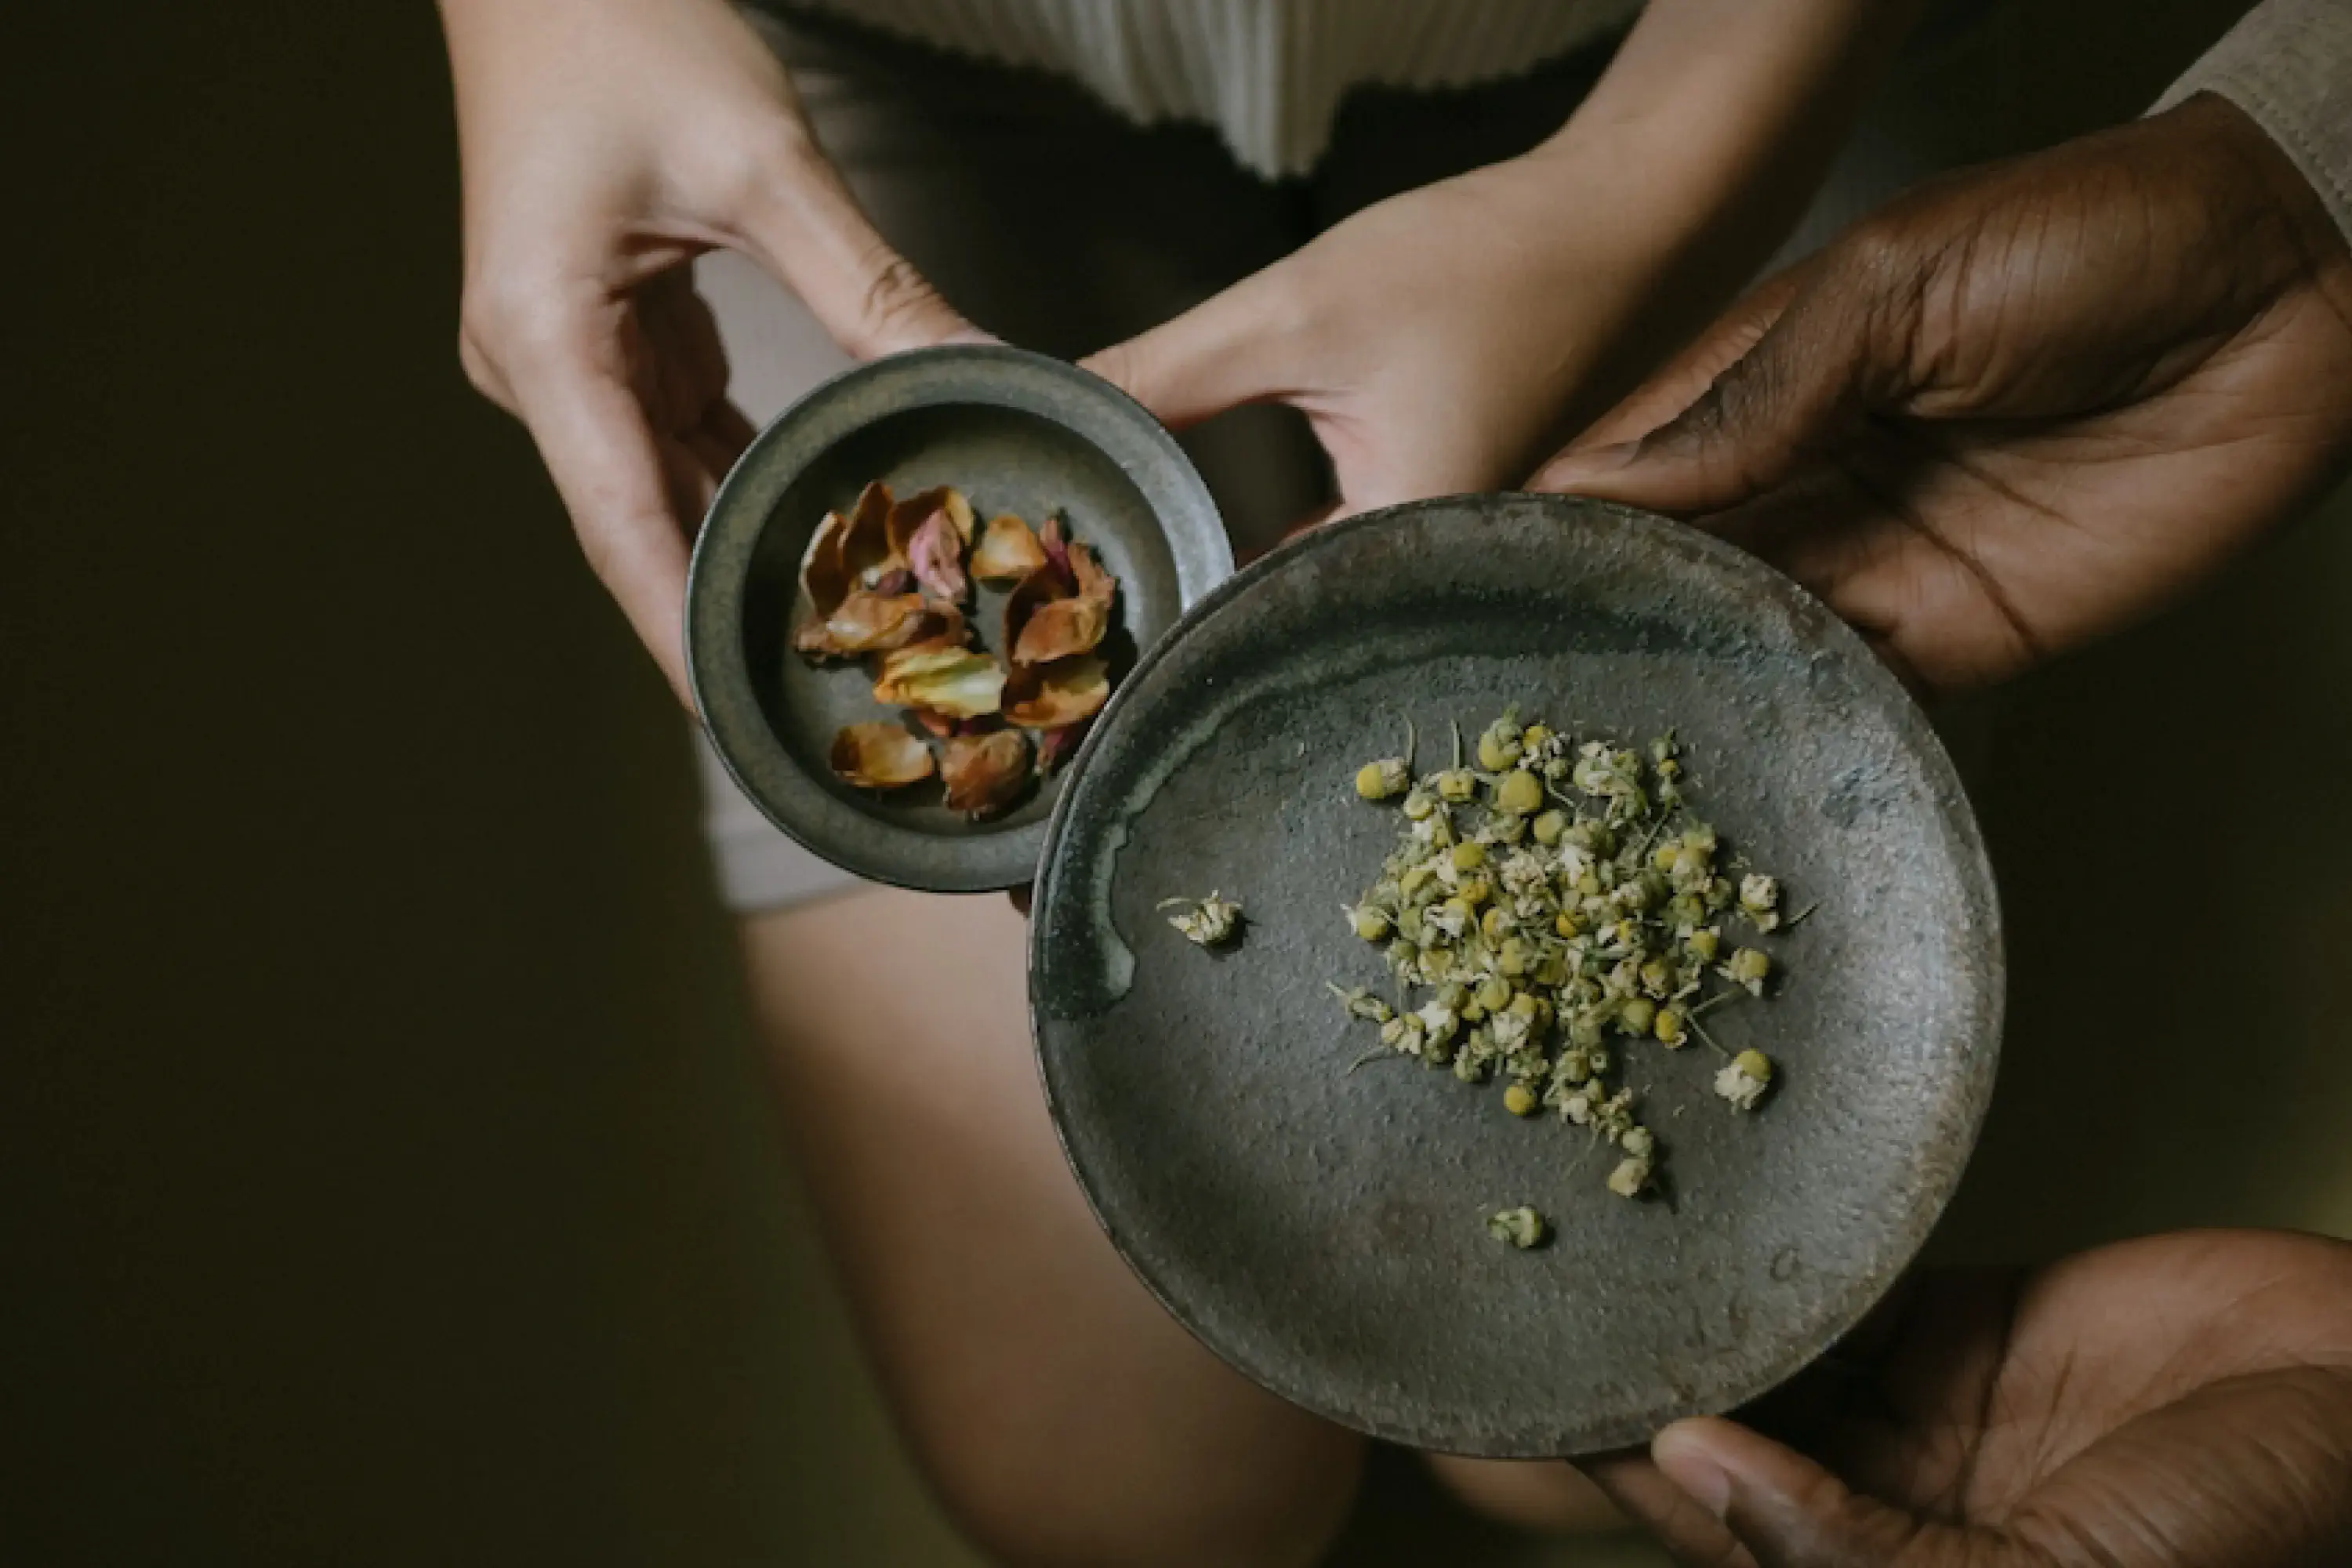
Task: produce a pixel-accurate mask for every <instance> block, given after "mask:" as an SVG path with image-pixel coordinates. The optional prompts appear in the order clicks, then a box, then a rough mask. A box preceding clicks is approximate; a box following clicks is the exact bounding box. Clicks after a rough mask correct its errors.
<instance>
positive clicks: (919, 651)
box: [874, 643, 1004, 719]
mask: <svg viewBox="0 0 2352 1568" xmlns="http://www.w3.org/2000/svg"><path fill="white" fill-rule="evenodd" d="M1003 695H1004V667H1003V665H1001V664H999V663H997V662H996V660H995V658H993V657H992V656H991V655H988V654H985V653H978V652H975V651H973V650H972V649H971V648H965V647H942V646H940V644H937V643H922V644H919V645H918V646H916V647H907V648H900V649H899V650H898V652H896V653H894V654H891V655H889V656H888V657H887V658H885V659H884V660H883V661H882V678H881V679H879V680H877V681H876V682H875V683H874V700H876V701H877V702H887V703H888V704H889V705H890V706H891V707H893V708H928V709H929V710H931V711H932V712H934V713H945V714H947V715H949V716H950V717H951V718H956V719H976V718H978V717H979V716H980V715H981V714H982V713H993V712H995V711H996V710H997V708H998V706H999V704H1000V703H1001V702H1002V701H1003Z"/></svg>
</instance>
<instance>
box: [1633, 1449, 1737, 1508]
mask: <svg viewBox="0 0 2352 1568" xmlns="http://www.w3.org/2000/svg"><path fill="white" fill-rule="evenodd" d="M1651 1457H1652V1458H1654V1459H1655V1460H1656V1461H1657V1464H1658V1468H1659V1469H1661V1470H1663V1471H1664V1472H1665V1477H1666V1479H1668V1480H1670V1481H1672V1482H1674V1483H1675V1486H1677V1487H1680V1488H1681V1489H1683V1491H1684V1492H1685V1493H1686V1494H1687V1495H1688V1496H1689V1498H1690V1500H1692V1501H1693V1502H1695V1503H1696V1504H1698V1505H1699V1507H1701V1508H1703V1509H1705V1510H1706V1511H1707V1512H1709V1513H1711V1514H1713V1515H1715V1517H1716V1518H1717V1519H1721V1518H1723V1517H1724V1516H1725V1515H1726V1514H1727V1513H1728V1512H1729V1511H1730V1510H1731V1472H1730V1471H1728V1470H1727V1469H1725V1468H1723V1467H1722V1466H1721V1465H1718V1464H1717V1463H1716V1462H1715V1460H1714V1459H1713V1458H1710V1457H1709V1456H1708V1455H1707V1453H1706V1450H1705V1449H1704V1448H1702V1447H1698V1446H1697V1445H1696V1444H1693V1443H1685V1442H1682V1441H1679V1440H1678V1435H1677V1434H1676V1433H1675V1432H1674V1431H1673V1430H1672V1429H1671V1428H1669V1429H1668V1430H1667V1431H1665V1432H1663V1433H1660V1434H1659V1436H1658V1441H1657V1443H1656V1444H1655V1445H1654V1447H1653V1449H1652V1451H1651Z"/></svg>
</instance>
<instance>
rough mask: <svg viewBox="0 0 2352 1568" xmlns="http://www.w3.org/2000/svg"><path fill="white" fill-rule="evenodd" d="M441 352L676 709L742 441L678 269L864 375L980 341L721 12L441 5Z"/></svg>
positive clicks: (598, 2)
mask: <svg viewBox="0 0 2352 1568" xmlns="http://www.w3.org/2000/svg"><path fill="white" fill-rule="evenodd" d="M441 9H442V16H443V21H444V24H445V26H446V31H447V34H448V37H449V53H450V59H451V64H452V68H453V69H454V72H455V75H456V80H457V123H458V136H459V143H460V148H461V152H462V156H463V165H464V174H465V204H466V258H465V297H464V305H463V330H462V332H461V336H460V342H459V351H460V354H461V357H462V359H463V361H464V363H465V367H466V373H467V375H468V376H469V377H471V378H472V380H473V382H474V384H475V385H476V386H478V387H479V388H480V389H481V390H482V392H483V393H484V394H486V395H488V396H489V397H490V398H491V399H492V400H494V401H495V402H497V403H498V404H499V405H500V406H502V407H504V408H506V409H507V410H508V411H509V413H512V414H514V415H516V416H518V417H520V419H521V420H522V422H523V423H524V424H525V425H526V426H529V427H530V433H531V436H532V438H533V439H534V440H535V441H536V442H537V443H538V445H539V449H540V454H541V457H542V458H544V459H545V460H546V463H547V468H548V472H549V473H550V474H551V475H552V476H553V478H554V480H555V485H556V489H558V490H559V491H560V492H561V493H562V498H563V502H564V505H565V507H566V508H567V509H568V510H570V512H571V515H572V526H573V528H574V530H575V531H577V533H578V535H579V539H580V546H581V549H582V550H583V552H585V554H586V556H587V558H588V561H589V563H590V564H591V565H592V566H593V567H594V569H595V571H596V574H597V575H598V576H599V577H601V578H602V579H603V580H604V584H605V586H606V587H607V588H608V589H610V590H611V592H612V595H613V597H614V599H615V600H617V601H618V602H619V604H620V605H621V608H622V609H623V610H624V611H625V613H626V614H627V616H628V617H629V621H630V624H631V625H632V626H634V627H635V630H636V633H637V636H638V637H640V638H642V639H643V640H644V642H645V645H646V648H647V649H648V650H649V651H650V652H651V653H652V654H653V656H654V658H655V659H656V661H657V662H658V663H659V664H660V666H661V668H662V671H663V673H664V674H665V675H666V676H667V678H668V679H669V682H670V685H671V687H672V688H673V689H675V690H676V691H677V694H678V696H679V698H680V700H685V699H686V696H687V682H686V669H685V651H684V649H683V647H681V646H680V637H679V628H680V622H681V618H682V616H683V611H684V604H685V595H686V565H687V559H688V549H689V545H690V542H691V539H692V536H693V531H694V529H695V527H696V525H697V524H698V522H699V521H700V519H701V516H702V513H703V510H704V508H705V507H706V506H707V505H708V503H709V498H710V494H711V491H712V490H713V489H714V488H715V487H716V485H717V483H718V481H719V479H720V478H721V477H722V476H724V474H725V473H726V471H727V469H728V468H729V466H730V465H731V464H732V463H733V461H734V459H735V458H736V457H737V456H738V455H739V454H740V452H741V451H742V448H743V447H744V445H745V443H746V442H747V441H749V439H750V438H751V428H750V426H749V425H748V423H747V422H746V421H745V419H744V417H743V416H742V415H741V414H740V412H738V411H737V410H736V409H735V407H734V406H733V405H731V404H730V403H729V402H728V401H727V361H726V356H725V355H724V353H722V352H721V351H720V348H719V334H718V331H717V330H716V328H715V327H714V326H713V324H712V321H711V317H710V312H709V309H708V308H707V307H706V306H705V305H704V304H703V302H702V300H700V299H699V298H698V296H697V295H696V293H695V291H694V286H693V280H692V277H691V273H690V270H689V267H688V264H689V263H690V262H691V261H692V260H693V258H695V257H696V256H698V255H699V254H701V253H703V252H705V251H708V250H710V249H713V248H716V247H727V248H730V249H734V250H739V251H741V252H742V253H744V254H745V255H747V256H749V257H751V258H753V259H754V260H756V261H757V262H759V263H760V265H761V266H762V267H763V268H766V269H767V270H768V271H769V272H771V273H772V274H773V275H774V276H775V277H776V278H777V279H779V280H781V281H782V283H783V284H784V285H785V286H786V287H788V288H790V289H792V290H793V292H794V293H796V294H798V295H799V296H800V297H801V299H802V300H804V301H805V302H806V303H807V305H808V307H809V309H810V310H811V312H812V313H813V314H814V315H815V317H816V318H817V320H818V321H821V322H823V323H824V327H825V328H826V330H827V331H830V332H831V333H832V334H833V336H834V337H835V340H836V341H838V342H840V344H841V345H842V347H844V348H845V349H846V350H847V351H848V352H849V353H852V354H855V355H856V356H858V357H861V358H868V357H872V356H875V355H878V354H884V353H891V352H893V351H896V350H899V349H906V348H914V347H919V346H921V345H924V344H929V343H935V342H942V341H946V340H949V339H954V338H963V337H976V336H978V335H979V334H977V333H975V332H973V331H972V330H971V327H970V326H969V324H968V323H966V322H965V321H963V319H962V318H961V317H960V316H959V315H957V314H956V312H955V311H954V310H951V309H950V308H949V307H948V306H947V305H946V304H945V303H944V302H943V301H942V300H940V297H939V295H938V294H937V293H936V292H934V291H933V290H932V289H931V288H930V286H929V284H928V283H926V282H925V281H924V280H923V279H921V278H920V277H919V276H917V275H916V273H915V272H914V270H913V268H910V267H909V266H908V264H907V263H906V261H905V260H904V259H903V258H900V257H899V256H898V255H897V253H896V252H894V251H893V250H892V249H891V248H890V247H889V246H888V245H887V244H886V243H884V241H883V239H882V237H880V236H879V235H878V234H877V233H876V232H875V230H874V227H873V226H872V225H871V224H870V223H868V222H867V221H866V216H865V215H864V214H863V213H861V212H860V211H859V210H858V207H857V204H856V201H855V200H854V199H853V198H852V197H851V195H850V194H849V192H848V190H847V188H846V187H845V186H844V185H843V184H842V183H841V180H840V178H839V176H838V175H837V174H835V172H834V170H833V168H832V166H831V165H830V164H829V163H826V162H825V159H824V154H823V153H822V152H821V151H820V150H819V149H818V147H817V145H816V143H815V142H814V139H813V138H812V136H811V135H810V133H809V130H808V126H807V124H806V122H805V121H803V118H802V116H801V113H800V110H799V108H798V106H797V104H796V102H795V100H794V99H793V92H792V86H791V83H790V81H789V80H788V79H786V77H785V74H784V70H783V68H782V65H781V64H779V63H778V61H777V60H776V58H775V56H774V55H773V54H772V52H771V51H770V50H769V48H768V47H767V46H766V45H765V44H764V43H763V42H762V41H761V38H760V37H759V36H758V35H757V34H756V33H755V32H753V31H752V29H751V26H750V25H749V24H748V23H747V22H745V21H744V19H743V18H742V17H741V16H740V15H738V14H737V13H736V11H735V10H734V8H733V7H732V6H730V5H728V4H726V0H442V6H441Z"/></svg>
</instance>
